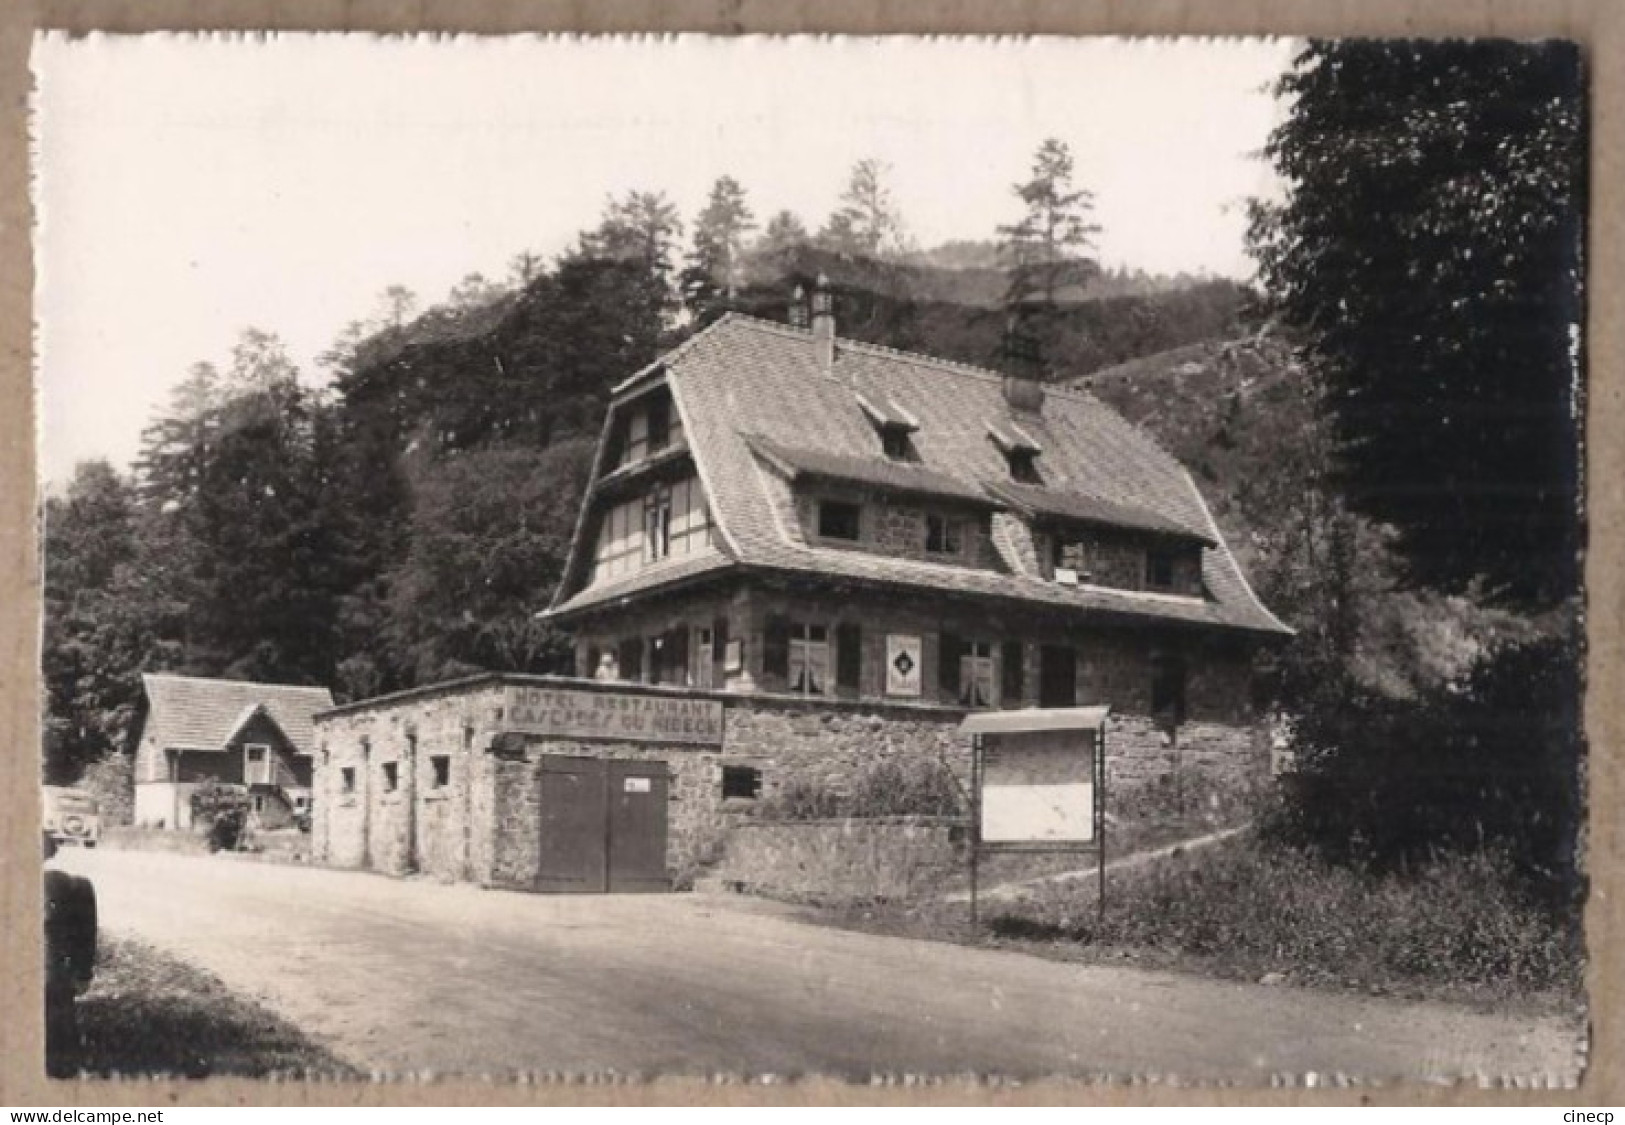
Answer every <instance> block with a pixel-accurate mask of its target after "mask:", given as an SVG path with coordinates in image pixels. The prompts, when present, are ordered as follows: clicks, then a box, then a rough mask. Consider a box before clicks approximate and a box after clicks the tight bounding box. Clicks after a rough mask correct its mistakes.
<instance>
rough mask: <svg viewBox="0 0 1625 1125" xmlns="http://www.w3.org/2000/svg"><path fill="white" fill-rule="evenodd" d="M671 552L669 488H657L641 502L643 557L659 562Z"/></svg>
mask: <svg viewBox="0 0 1625 1125" xmlns="http://www.w3.org/2000/svg"><path fill="white" fill-rule="evenodd" d="M670 554H671V490H670V489H668V488H657V489H655V490H654V491H653V492H651V493H649V495H648V497H647V498H646V499H645V500H644V502H643V557H644V559H645V560H647V561H648V562H659V561H660V560H661V559H663V558H666V557H668V556H669V555H670Z"/></svg>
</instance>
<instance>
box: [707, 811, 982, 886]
mask: <svg viewBox="0 0 1625 1125" xmlns="http://www.w3.org/2000/svg"><path fill="white" fill-rule="evenodd" d="M965 838H966V826H965V825H964V824H963V823H961V822H955V821H947V820H941V819H929V820H928V819H919V818H916V819H909V818H902V819H897V820H888V821H863V820H844V821H807V822H803V823H794V824H792V823H766V822H758V823H754V824H748V825H744V826H742V827H741V828H740V829H739V830H738V831H736V832H734V833H732V834H731V835H730V836H729V838H728V843H727V848H726V850H725V852H724V854H723V856H722V859H721V861H720V862H719V863H718V864H717V865H716V866H715V868H713V870H712V871H711V873H710V875H709V877H708V880H707V882H708V883H715V884H718V885H719V886H720V887H722V888H724V889H727V890H733V891H742V892H744V893H747V894H759V895H764V896H766V897H768V898H777V899H784V900H787V901H792V902H813V903H828V902H878V901H908V900H911V899H915V898H919V897H922V896H924V895H927V894H931V893H935V892H938V891H940V890H941V889H942V888H943V886H944V885H945V884H946V883H947V881H948V880H949V879H950V878H951V877H952V875H953V874H954V873H955V872H956V871H957V870H958V869H960V868H962V867H963V866H964V855H963V849H964V840H965Z"/></svg>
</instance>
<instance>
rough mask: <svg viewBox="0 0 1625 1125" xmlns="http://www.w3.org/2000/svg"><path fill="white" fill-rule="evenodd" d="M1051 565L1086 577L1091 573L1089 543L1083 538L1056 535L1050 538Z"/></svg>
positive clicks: (1056, 568)
mask: <svg viewBox="0 0 1625 1125" xmlns="http://www.w3.org/2000/svg"><path fill="white" fill-rule="evenodd" d="M1050 566H1051V567H1052V568H1053V569H1055V570H1070V571H1072V573H1074V574H1076V575H1078V577H1080V578H1082V577H1084V576H1085V575H1087V574H1088V573H1089V545H1088V544H1087V543H1086V542H1084V541H1083V540H1081V539H1067V538H1065V537H1063V536H1060V535H1057V536H1055V537H1054V538H1053V539H1051V540H1050Z"/></svg>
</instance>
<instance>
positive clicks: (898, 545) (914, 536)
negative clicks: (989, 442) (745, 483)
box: [776, 482, 1005, 570]
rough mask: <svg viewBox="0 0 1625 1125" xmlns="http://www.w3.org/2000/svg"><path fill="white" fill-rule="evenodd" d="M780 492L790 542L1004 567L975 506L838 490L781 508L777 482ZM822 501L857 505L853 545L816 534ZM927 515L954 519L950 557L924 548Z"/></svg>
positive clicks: (809, 494)
mask: <svg viewBox="0 0 1625 1125" xmlns="http://www.w3.org/2000/svg"><path fill="white" fill-rule="evenodd" d="M781 488H782V489H784V490H785V491H781V492H780V493H779V495H778V497H777V498H776V499H777V504H778V506H779V510H780V511H781V513H782V514H781V518H783V515H785V514H792V513H793V515H792V518H793V519H794V528H795V530H796V532H797V536H796V538H797V539H798V540H799V541H800V542H803V543H809V544H811V543H816V544H817V545H819V546H821V547H836V548H842V547H845V548H850V549H853V550H863V551H867V552H869V553H871V554H876V555H885V556H889V557H891V558H900V559H915V560H919V561H924V562H936V563H946V564H949V565H954V566H966V567H974V568H977V569H981V570H989V569H997V570H1003V569H1005V566H1004V562H1003V559H1002V558H1001V556H1000V555H999V553H998V551H997V550H996V549H995V548H994V544H993V538H992V527H991V523H990V521H989V517H988V515H987V514H986V513H985V512H983V511H979V510H977V509H975V508H972V507H967V506H964V505H955V504H952V503H944V504H939V505H932V506H925V505H922V504H919V503H917V502H910V501H908V500H907V499H903V498H899V497H895V496H891V495H888V494H885V493H881V492H875V491H870V490H865V489H860V488H845V489H842V490H839V491H837V490H829V489H813V490H808V491H798V492H795V493H794V494H793V499H790V500H789V503H790V505H791V507H790V508H789V509H788V510H787V509H786V508H785V507H784V505H785V504H786V502H787V496H786V492H787V490H788V486H787V485H783V484H782V482H781ZM824 500H836V501H841V502H844V503H850V504H858V505H860V506H861V508H862V516H861V519H860V524H861V535H860V537H859V539H858V540H857V541H856V542H852V543H848V542H845V541H842V540H831V539H824V538H821V537H820V536H819V535H818V506H819V504H820V503H821V502H822V501H824ZM931 515H940V516H944V517H947V518H950V519H953V520H955V521H957V523H958V525H959V550H957V551H955V552H952V553H944V552H936V551H927V550H926V520H927V517H928V516H931Z"/></svg>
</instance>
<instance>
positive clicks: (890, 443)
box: [880, 426, 914, 461]
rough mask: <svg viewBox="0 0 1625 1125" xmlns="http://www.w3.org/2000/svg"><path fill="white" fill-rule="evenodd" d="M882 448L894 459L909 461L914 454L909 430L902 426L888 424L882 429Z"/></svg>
mask: <svg viewBox="0 0 1625 1125" xmlns="http://www.w3.org/2000/svg"><path fill="white" fill-rule="evenodd" d="M880 448H881V449H882V450H884V451H885V454H886V456H887V457H890V458H891V459H892V460H893V461H907V460H909V459H910V458H912V457H913V455H914V450H913V448H912V447H911V445H910V443H909V440H908V431H907V430H905V429H903V428H902V427H901V426H887V427H885V428H884V429H882V430H881V431H880Z"/></svg>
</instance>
